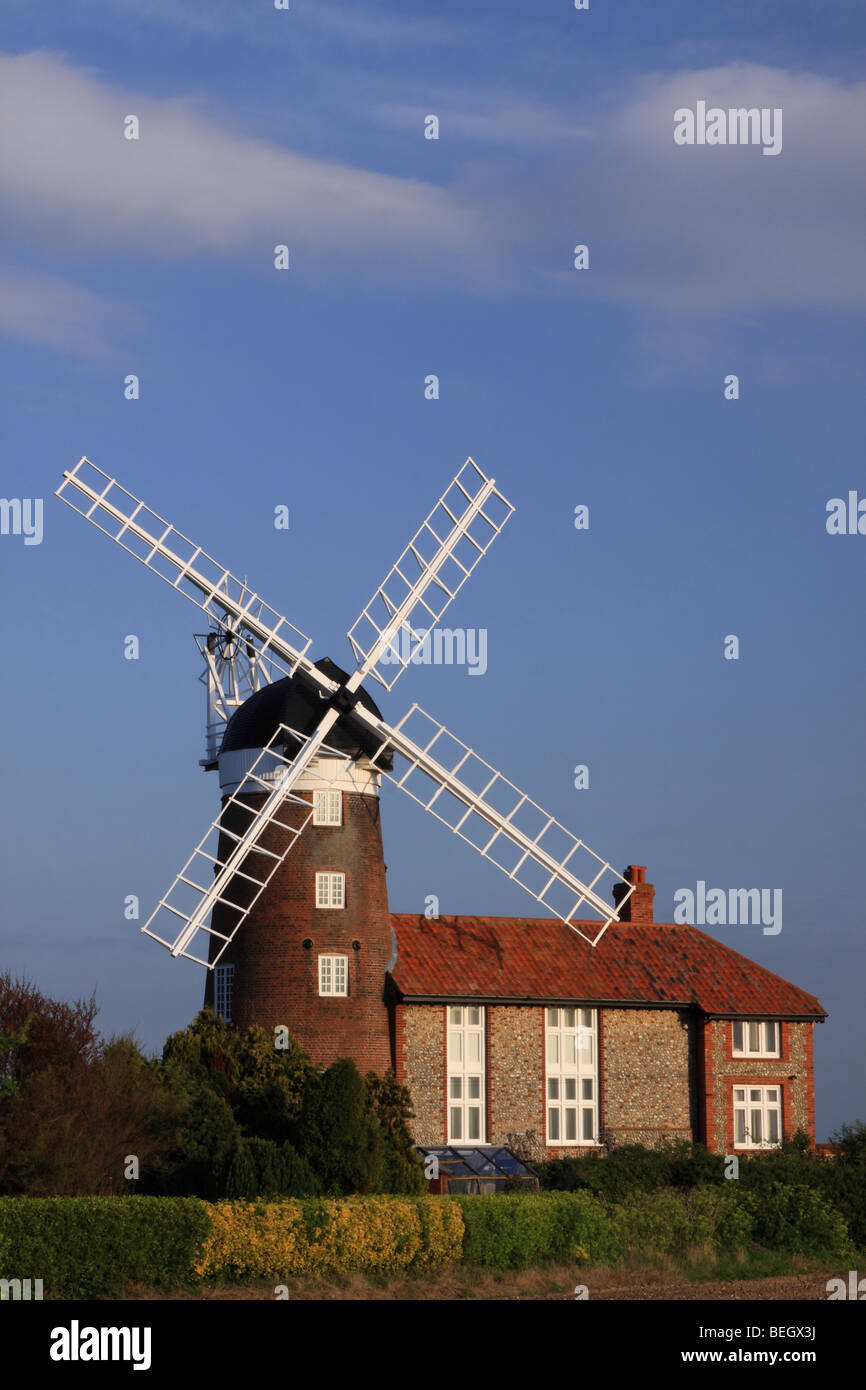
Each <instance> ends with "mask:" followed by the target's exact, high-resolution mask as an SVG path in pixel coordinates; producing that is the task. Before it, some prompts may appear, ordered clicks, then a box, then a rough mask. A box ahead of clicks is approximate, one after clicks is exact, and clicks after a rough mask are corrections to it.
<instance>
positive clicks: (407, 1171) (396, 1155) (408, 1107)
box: [366, 1068, 426, 1194]
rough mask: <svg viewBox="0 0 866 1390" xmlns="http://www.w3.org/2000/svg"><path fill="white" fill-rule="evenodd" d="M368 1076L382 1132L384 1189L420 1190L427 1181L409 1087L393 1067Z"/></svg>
mask: <svg viewBox="0 0 866 1390" xmlns="http://www.w3.org/2000/svg"><path fill="white" fill-rule="evenodd" d="M366 1080H367V1090H368V1092H369V1096H370V1103H371V1105H372V1108H373V1113H374V1114H375V1116H376V1119H377V1120H378V1123H379V1128H380V1131H381V1134H382V1171H381V1175H380V1191H382V1192H405V1193H408V1194H412V1193H416V1194H419V1193H421V1192H423V1191H424V1190H425V1187H426V1183H425V1181H424V1170H423V1168H422V1167H421V1164H420V1163H419V1162H418V1158H417V1155H416V1154H415V1152H414V1150H413V1147H412V1135H411V1134H410V1132H409V1121H410V1120H412V1119H414V1118H415V1116H414V1112H413V1110H412V1099H411V1097H410V1095H409V1091H408V1088H407V1087H406V1086H401V1085H400V1084H399V1082H398V1081H397V1078H396V1077H395V1075H394V1073H393V1071H391V1070H390V1068H389V1069H388V1071H386V1072H385V1075H384V1076H383V1077H378V1076H377V1075H376V1074H375V1072H369V1073H368V1075H367V1078H366Z"/></svg>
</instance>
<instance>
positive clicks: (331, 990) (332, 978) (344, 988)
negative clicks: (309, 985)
mask: <svg viewBox="0 0 866 1390" xmlns="http://www.w3.org/2000/svg"><path fill="white" fill-rule="evenodd" d="M319 993H320V994H342V995H346V994H348V993H349V957H348V956H319Z"/></svg>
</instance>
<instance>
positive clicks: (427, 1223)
mask: <svg viewBox="0 0 866 1390" xmlns="http://www.w3.org/2000/svg"><path fill="white" fill-rule="evenodd" d="M210 1211H211V1230H210V1233H209V1235H208V1237H207V1240H206V1241H205V1244H204V1248H203V1250H202V1251H201V1254H200V1255H199V1258H198V1260H197V1262H196V1273H197V1274H198V1275H199V1276H200V1277H202V1278H207V1279H235V1280H247V1279H272V1280H274V1281H275V1282H277V1283H279V1282H280V1281H281V1280H283V1279H285V1278H289V1277H293V1276H294V1277H296V1276H298V1275H310V1274H338V1273H339V1274H342V1273H349V1272H352V1271H359V1272H366V1273H371V1272H376V1271H380V1272H384V1271H389V1270H396V1269H410V1268H423V1267H425V1266H429V1265H433V1264H444V1263H446V1262H448V1261H450V1260H459V1259H460V1255H461V1248H462V1238H463V1221H462V1219H461V1215H460V1210H459V1207H457V1206H456V1204H455V1203H454V1202H453V1201H452V1200H451V1199H450V1198H447V1197H418V1198H411V1197H405V1198H404V1197H363V1198H361V1197H346V1198H343V1199H341V1200H340V1199H329V1198H323V1199H321V1200H315V1199H312V1200H307V1201H287V1202H275V1203H265V1202H220V1203H218V1204H217V1205H215V1206H213V1207H212V1208H211V1209H210Z"/></svg>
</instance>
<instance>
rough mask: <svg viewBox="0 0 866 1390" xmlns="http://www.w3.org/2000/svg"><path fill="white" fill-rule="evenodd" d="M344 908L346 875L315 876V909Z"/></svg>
mask: <svg viewBox="0 0 866 1390" xmlns="http://www.w3.org/2000/svg"><path fill="white" fill-rule="evenodd" d="M345 906H346V875H345V874H316V907H345Z"/></svg>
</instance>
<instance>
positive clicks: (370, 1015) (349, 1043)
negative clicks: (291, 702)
mask: <svg viewBox="0 0 866 1390" xmlns="http://www.w3.org/2000/svg"><path fill="white" fill-rule="evenodd" d="M302 795H305V799H307V800H308V801H309V800H311V799H312V793H311V792H310V793H302ZM341 795H342V801H343V817H342V819H343V824H342V825H321V826H320V825H313V823H312V822H310V824H309V825H308V826H307V828H306V830H305V831H304V833H303V834H302V835H301V837H300V838H299V840H298V841H297V843H296V844H295V845H294V847H293V848H292V849H291V851H290V852H289V854H288V856H287V858H286V859H285V860H284V861H283V863H282V864H281V865H280V867H279V868H278V869H277V871H276V873H275V874H274V876H273V878H272V879H271V881H270V883H269V884H268V885H267V887H266V888H265V889H264V891H263V892H262V894H261V896H260V897H259V899H258V901H257V902H256V904H255V906H254V907H253V909H252V911H251V912H250V914H249V916H248V917H247V919H246V921H245V922H244V923H243V925H242V927H241V928H240V930H239V931H238V933H237V935H236V936H235V938H234V940H233V941H232V942H231V944H230V945H229V946H228V947H227V949H226V951H225V953H224V954H223V956H222V957H221V959H220V964H221V965H234V967H235V970H234V977H233V1007H232V1022H233V1024H234V1025H235V1026H236V1027H237V1028H239V1029H245V1028H248V1027H250V1026H251V1025H253V1024H260V1025H261V1026H262V1027H264V1028H265V1029H266V1030H267V1031H268V1032H270V1033H273V1031H274V1028H275V1027H277V1026H278V1025H285V1026H286V1027H287V1028H288V1029H289V1032H290V1033H291V1034H292V1035H293V1036H294V1037H295V1038H297V1040H298V1042H299V1043H300V1045H301V1047H302V1048H303V1049H304V1051H305V1052H307V1053H308V1054H309V1055H310V1057H311V1058H312V1059H313V1061H315V1062H319V1063H321V1064H323V1065H324V1066H330V1065H331V1063H332V1062H335V1061H337V1059H338V1058H340V1057H351V1058H352V1060H353V1061H354V1062H355V1064H356V1066H357V1067H358V1069H359V1071H360V1072H361V1073H362V1074H364V1073H366V1072H368V1071H375V1072H378V1073H379V1074H380V1075H381V1073H383V1072H384V1071H385V1070H386V1068H388V1067H390V1066H391V1064H392V1057H391V1027H390V1020H389V1015H388V1008H387V1005H386V1003H385V975H386V967H387V965H388V961H389V959H390V956H391V922H390V918H389V915H388V898H387V890H386V885H385V859H384V853H383V849H382V833H381V824H380V816H379V798H378V797H377V796H373V795H364V794H360V793H354V792H345V791H344V792H342V793H341ZM265 799H266V797H265V794H264V793H255V794H252V795H248V796H244V798H243V802H242V804H238V802H237V801H236V802H235V804H234V806H233V807H232V808H231V810H230V811H229V813H228V816H229V819H228V820H226V821H224V822H223V824H224V826H225V828H226V829H227V830H229V831H233V832H234V833H235V834H242V833H243V832H244V830H246V828H247V826H248V824H249V821H250V817H251V815H252V814H253V813H255V812H256V811H257V810H258V809H259V808H260V807H261V806H262V805H263V804H264V801H265ZM226 804H227V798H224V799H223V810H224V814H225V808H226ZM306 814H308V812H306V811H304V809H303V808H302V807H300V806H297V805H295V804H292V803H284V804H283V806H282V808H281V809H280V812H279V818H280V819H281V820H282V821H283V822H284V825H288V826H297V825H299V824H300V823H301V822H302V820H303V818H304V816H305V815H306ZM289 834H290V832H289V831H287V830H286V829H284V828H282V827H280V826H277V825H275V824H273V823H272V824H271V825H269V826H268V827H267V828H266V829H265V831H264V833H263V835H262V837H261V841H260V843H261V846H262V848H263V849H265V850H271V851H272V852H274V853H277V854H279V853H282V851H283V850H284V849H285V846H286V843H287V842H288V839H289ZM232 848H233V842H232V841H231V840H230V839H229V837H228V836H226V835H221V836H220V847H219V851H218V853H219V856H220V859H221V860H222V859H223V858H224V856H227V855H228V854H229V853H230V852H231V849H232ZM266 866H269V861H268V860H267V857H266V856H265V855H262V854H259V853H257V852H255V851H253V852H252V853H251V854H250V855H249V856H248V857H247V859H246V861H245V862H244V864H243V865H242V866H241V870H242V872H250V873H252V874H253V875H254V876H255V875H258V876H262V875H263V874H264V873H265V872H266V871H267V869H266ZM317 872H331V873H343V874H345V876H346V905H345V907H343V908H317V907H316V891H315V884H316V873H317ZM254 892H255V889H254V887H253V886H252V885H251V884H249V883H247V882H245V881H244V880H243V879H242V878H240V877H238V876H237V875H236V876H235V878H234V879H233V880H232V882H231V884H230V886H229V889H228V892H227V895H226V896H227V897H229V898H230V900H231V901H232V902H234V903H238V904H242V905H245V904H246V903H247V902H249V900H250V898H251V897H252V896H253V895H254ZM232 921H233V915H232V910H231V908H227V907H226V906H224V905H223V904H219V903H218V904H217V905H216V906H215V908H214V915H213V927H214V928H215V930H217V931H226V930H227V928H228V929H230V927H231V924H232ZM305 940H310V941H312V946H311V947H305V946H304V944H303V943H304V941H305ZM212 942H213V939H212ZM355 942H358V943H359V947H358V948H357V949H356V948H355V946H354V944H353V943H355ZM213 949H214V947H213V944H212V951H213ZM332 954H334V955H345V956H347V957H348V962H349V993H348V997H347V998H343V997H339V996H337V997H328V996H325V997H323V996H321V995H320V994H319V974H318V958H319V956H320V955H332ZM213 1001H214V981H213V972H212V971H209V972H208V979H207V983H206V987H205V999H204V1002H205V1006H206V1007H210V1008H213Z"/></svg>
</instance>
